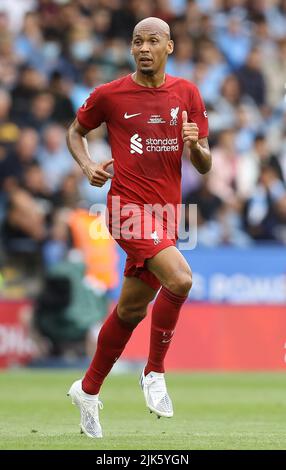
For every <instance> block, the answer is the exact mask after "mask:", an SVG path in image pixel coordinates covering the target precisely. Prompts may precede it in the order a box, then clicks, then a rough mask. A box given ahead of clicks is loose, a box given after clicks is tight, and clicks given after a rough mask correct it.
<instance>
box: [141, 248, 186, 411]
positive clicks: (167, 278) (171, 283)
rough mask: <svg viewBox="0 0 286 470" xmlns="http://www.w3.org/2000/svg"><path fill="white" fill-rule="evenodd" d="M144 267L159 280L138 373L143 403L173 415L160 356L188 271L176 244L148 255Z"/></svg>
mask: <svg viewBox="0 0 286 470" xmlns="http://www.w3.org/2000/svg"><path fill="white" fill-rule="evenodd" d="M147 267H148V269H149V271H151V272H152V273H153V274H154V275H155V276H156V277H157V278H158V280H159V281H160V282H161V285H162V288H161V290H160V292H159V294H158V296H157V298H156V300H155V302H154V306H153V310H152V321H151V335H150V349H149V357H148V362H147V365H146V367H145V369H144V371H143V373H142V376H141V386H142V388H143V391H144V395H145V399H146V403H147V406H148V407H149V409H150V410H152V411H154V412H155V413H156V414H157V415H158V416H165V417H171V416H173V407H172V402H171V400H170V397H169V395H168V393H167V390H166V385H165V380H164V375H163V373H164V371H165V369H164V359H165V356H166V354H167V351H168V349H169V346H170V343H171V340H172V336H173V334H174V330H175V327H176V324H177V321H178V318H179V314H180V310H181V307H182V305H183V303H184V302H185V300H186V298H187V296H188V293H189V291H190V289H191V287H192V273H191V270H190V268H189V266H188V264H187V262H186V261H185V259H184V257H183V256H182V255H181V253H180V252H179V251H178V250H177V248H176V247H174V246H170V247H168V248H165V249H163V250H162V251H160V252H159V253H157V255H155V256H154V257H153V258H150V259H148V261H147Z"/></svg>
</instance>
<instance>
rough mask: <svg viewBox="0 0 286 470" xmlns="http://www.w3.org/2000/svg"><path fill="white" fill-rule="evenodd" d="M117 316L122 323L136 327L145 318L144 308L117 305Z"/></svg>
mask: <svg viewBox="0 0 286 470" xmlns="http://www.w3.org/2000/svg"><path fill="white" fill-rule="evenodd" d="M117 314H118V316H119V318H120V319H121V320H122V321H125V322H126V323H131V324H133V325H138V323H140V322H141V321H142V320H143V319H144V318H145V317H146V314H147V312H146V308H142V307H133V308H132V306H124V305H121V306H120V305H119V306H118V307H117Z"/></svg>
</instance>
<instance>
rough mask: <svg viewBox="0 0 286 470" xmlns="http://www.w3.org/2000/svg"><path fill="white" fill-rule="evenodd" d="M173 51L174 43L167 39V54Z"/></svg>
mask: <svg viewBox="0 0 286 470" xmlns="http://www.w3.org/2000/svg"><path fill="white" fill-rule="evenodd" d="M173 50H174V41H172V39H169V41H168V45H167V52H168V54H172V52H173Z"/></svg>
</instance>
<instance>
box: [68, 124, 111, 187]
mask: <svg viewBox="0 0 286 470" xmlns="http://www.w3.org/2000/svg"><path fill="white" fill-rule="evenodd" d="M88 132H89V129H86V128H85V127H83V126H82V125H81V124H80V123H79V121H78V119H77V118H76V119H75V120H74V121H73V123H72V124H71V126H70V127H69V129H68V132H67V146H68V148H69V151H70V153H71V154H72V156H73V158H74V159H75V161H76V162H77V163H78V164H79V166H80V167H81V169H82V171H83V173H84V174H85V175H86V176H87V177H88V179H89V182H90V184H91V185H92V186H98V187H101V186H103V185H104V184H105V183H106V181H107V180H108V179H110V178H112V175H111V174H110V173H108V172H107V171H105V170H106V168H107V167H108V165H110V164H111V163H113V159H111V160H107V161H106V162H102V163H96V162H94V161H92V159H91V157H90V154H89V151H88V145H87V139H86V135H87V134H88Z"/></svg>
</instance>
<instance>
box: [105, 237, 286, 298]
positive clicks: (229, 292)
mask: <svg viewBox="0 0 286 470" xmlns="http://www.w3.org/2000/svg"><path fill="white" fill-rule="evenodd" d="M182 254H183V256H184V257H185V258H186V260H187V262H188V263H189V265H190V266H191V268H192V271H193V288H192V291H191V293H190V300H193V301H209V302H215V303H221V302H223V303H235V304H255V303H264V304H273V303H274V304H283V303H285V304H286V248H284V247H281V246H280V247H278V246H268V245H266V246H256V247H252V248H235V247H218V248H201V247H198V248H196V249H194V250H190V251H183V252H182ZM119 255H120V262H119V264H120V266H119V269H120V273H121V274H122V272H123V269H124V263H125V257H126V255H125V253H124V252H122V250H121V249H119ZM119 292H120V286H118V288H117V289H116V290H115V291H114V296H113V297H115V298H118V295H119Z"/></svg>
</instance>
